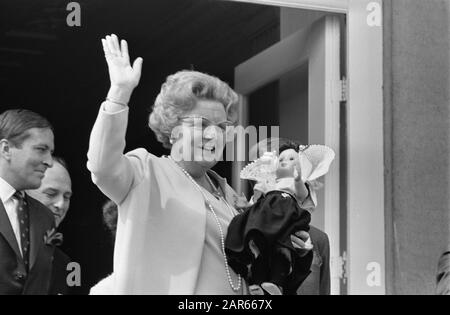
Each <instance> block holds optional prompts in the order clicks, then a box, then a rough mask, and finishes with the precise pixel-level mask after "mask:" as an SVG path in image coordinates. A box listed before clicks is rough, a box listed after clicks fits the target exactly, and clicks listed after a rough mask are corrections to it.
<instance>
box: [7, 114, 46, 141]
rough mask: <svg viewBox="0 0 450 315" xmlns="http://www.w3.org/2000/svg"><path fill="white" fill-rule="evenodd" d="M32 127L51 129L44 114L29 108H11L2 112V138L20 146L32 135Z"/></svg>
mask: <svg viewBox="0 0 450 315" xmlns="http://www.w3.org/2000/svg"><path fill="white" fill-rule="evenodd" d="M32 128H39V129H46V128H48V129H51V130H52V131H53V127H52V125H51V124H50V122H49V121H48V120H47V119H46V118H44V117H43V116H41V115H39V114H37V113H35V112H32V111H30V110H27V109H11V110H7V111H5V112H3V113H2V114H0V140H1V139H6V140H8V141H10V142H11V143H12V144H13V145H14V146H16V147H20V146H21V145H22V143H23V142H24V141H25V140H26V139H27V138H28V137H29V136H30V134H29V132H28V130H30V129H32Z"/></svg>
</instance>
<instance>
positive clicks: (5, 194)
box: [0, 177, 16, 204]
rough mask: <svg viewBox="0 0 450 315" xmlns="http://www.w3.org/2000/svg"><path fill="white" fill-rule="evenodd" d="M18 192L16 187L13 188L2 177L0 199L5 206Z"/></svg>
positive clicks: (0, 179) (0, 180)
mask: <svg viewBox="0 0 450 315" xmlns="http://www.w3.org/2000/svg"><path fill="white" fill-rule="evenodd" d="M15 192H16V190H15V189H14V187H12V186H11V185H10V184H8V182H6V181H5V180H4V179H3V178H1V177H0V199H1V200H2V202H3V204H5V202H7V201H8V200H9V199H10V198H11V197H12V196H13V195H14V193H15Z"/></svg>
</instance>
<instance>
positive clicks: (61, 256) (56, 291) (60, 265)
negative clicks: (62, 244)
mask: <svg viewBox="0 0 450 315" xmlns="http://www.w3.org/2000/svg"><path fill="white" fill-rule="evenodd" d="M70 262H71V259H70V258H69V256H67V255H66V254H65V253H64V252H63V251H62V250H60V249H59V248H58V247H56V248H55V253H54V259H53V270H52V281H51V284H50V291H49V294H51V295H67V294H70V293H71V290H70V287H69V286H68V285H67V276H68V274H69V271H67V265H69V264H70Z"/></svg>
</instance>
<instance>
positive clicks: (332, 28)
mask: <svg viewBox="0 0 450 315" xmlns="http://www.w3.org/2000/svg"><path fill="white" fill-rule="evenodd" d="M295 72H297V73H299V76H300V77H304V78H305V80H299V81H297V80H294V81H292V80H291V82H290V83H289V84H290V85H291V86H292V85H293V84H294V88H295V85H297V86H298V89H299V90H306V91H307V99H306V103H307V104H306V106H307V108H306V110H305V112H307V113H308V114H307V120H306V123H307V125H308V128H307V131H306V132H307V134H308V135H307V138H306V139H307V141H308V143H309V144H325V145H327V146H329V147H331V148H332V149H333V150H334V151H335V152H336V160H335V161H334V162H333V165H332V167H331V169H330V171H329V173H328V174H327V175H326V176H325V177H324V178H322V179H321V182H323V183H324V188H322V189H321V190H319V192H318V207H317V209H316V210H315V213H317V215H316V214H315V215H314V217H313V222H312V224H313V225H314V226H316V227H318V228H319V229H322V230H324V231H325V232H326V233H327V234H328V236H329V238H330V248H331V253H330V254H331V255H330V259H331V261H332V268H331V270H332V272H331V278H332V279H331V283H332V284H331V286H332V288H331V291H332V293H333V294H339V293H340V281H339V280H340V276H341V275H340V274H339V273H338V268H333V265H334V264H335V263H333V262H337V261H339V259H338V257H339V256H340V246H339V244H340V220H339V211H340V209H339V204H340V202H339V180H340V179H339V153H340V142H339V139H340V129H339V122H340V102H341V95H342V94H341V87H342V83H341V77H340V20H339V17H338V16H335V15H328V16H325V17H323V18H321V19H320V20H318V21H317V22H315V23H314V24H312V25H311V26H308V27H306V28H304V29H300V30H299V31H297V32H296V33H294V34H292V35H290V36H288V37H287V38H285V39H283V40H281V41H280V42H278V43H277V44H275V45H273V46H271V47H269V48H268V49H266V50H264V51H263V52H261V53H259V54H258V55H256V56H254V57H252V58H251V59H249V60H247V61H246V62H244V63H242V64H240V65H238V66H237V67H236V68H235V90H236V91H237V92H238V93H240V94H241V101H242V105H243V106H241V108H242V109H241V110H242V112H241V115H240V119H241V121H240V122H239V123H240V124H241V125H242V126H244V127H247V126H248V125H249V122H250V121H252V117H251V116H252V114H251V110H250V108H251V107H252V105H251V104H250V96H251V95H252V93H254V92H257V91H258V90H259V89H261V88H264V87H265V86H267V85H270V84H271V83H272V82H276V81H278V80H286V79H287V78H289V76H290V75H291V74H292V73H295ZM302 74H303V75H302ZM291 78H292V75H291ZM272 106H280V105H279V104H273V105H272ZM287 106H288V108H286V107H284V108H283V110H284V111H286V110H288V111H289V113H293V115H294V113H297V116H298V117H294V120H295V119H298V122H300V121H302V119H303V121H305V119H304V118H302V117H301V116H302V113H301V111H298V109H296V108H295V107H299V106H302V105H301V104H291V105H287ZM303 106H304V105H303ZM260 107H261V106H260ZM259 110H269V111H272V109H269V108H268V106H267V105H266V106H265V108H260V109H259ZM304 114H305V113H304ZM291 118H292V117H291ZM281 125H282V123H281V122H280V126H281ZM290 125H294V130H292V129H291V130H289V131H287V130H286V131H285V132H283V130H282V129H281V132H280V137H286V138H293V139H296V140H298V139H299V138H300V133H301V132H302V131H301V130H300V129H298V130H297V131H296V130H295V123H294V124H290ZM256 127H258V126H256ZM268 127H270V126H268ZM272 136H273V134H272ZM259 140H263V139H259ZM244 165H245V162H235V163H234V165H233V187H234V188H235V189H236V190H237V191H238V192H244V191H245V185H244V183H243V182H242V181H241V180H240V178H239V172H240V170H241V169H242V168H243V167H244ZM333 270H334V271H333Z"/></svg>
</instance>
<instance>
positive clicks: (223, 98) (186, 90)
mask: <svg viewBox="0 0 450 315" xmlns="http://www.w3.org/2000/svg"><path fill="white" fill-rule="evenodd" d="M198 100H213V101H218V102H220V103H222V105H223V107H224V109H225V112H226V113H227V119H228V120H230V121H231V122H233V123H235V122H236V121H237V115H238V100H239V98H238V95H237V94H236V92H234V91H233V90H232V89H231V88H230V87H229V86H228V84H226V83H225V82H223V81H221V80H220V79H218V78H216V77H213V76H211V75H208V74H205V73H201V72H197V71H189V70H183V71H179V72H177V73H175V74H173V75H170V76H168V77H167V80H166V82H165V83H164V84H163V85H162V87H161V91H160V93H159V94H158V96H157V97H156V100H155V104H154V105H153V111H152V112H151V114H150V117H149V122H148V125H149V127H150V128H151V129H152V130H153V132H154V133H155V134H156V138H157V139H158V141H159V142H161V143H162V144H163V146H164V147H165V148H170V147H171V144H170V136H171V133H172V129H173V128H174V127H175V126H177V125H178V120H179V117H180V116H183V114H184V113H186V112H187V111H189V110H191V109H192V108H194V106H195V105H196V104H197V101H198Z"/></svg>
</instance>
